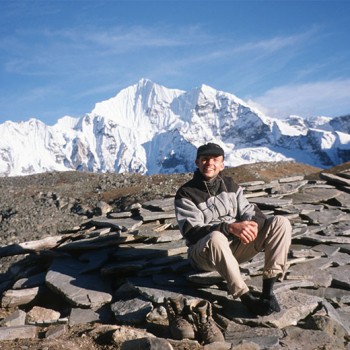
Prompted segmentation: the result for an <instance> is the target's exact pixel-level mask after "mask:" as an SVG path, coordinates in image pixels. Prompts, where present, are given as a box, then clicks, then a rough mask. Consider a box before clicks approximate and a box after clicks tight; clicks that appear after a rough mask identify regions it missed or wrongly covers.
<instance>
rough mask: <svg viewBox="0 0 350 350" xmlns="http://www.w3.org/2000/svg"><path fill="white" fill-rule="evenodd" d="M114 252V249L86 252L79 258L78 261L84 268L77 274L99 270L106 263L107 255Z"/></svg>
mask: <svg viewBox="0 0 350 350" xmlns="http://www.w3.org/2000/svg"><path fill="white" fill-rule="evenodd" d="M114 251H115V247H107V248H101V249H94V250H88V251H87V252H85V253H84V254H81V255H80V256H79V260H80V261H82V262H83V263H84V267H83V268H82V269H81V270H80V271H79V273H87V272H92V271H96V270H99V269H100V268H101V267H102V266H103V265H104V263H105V262H107V261H108V259H109V255H110V254H111V253H112V252H114Z"/></svg>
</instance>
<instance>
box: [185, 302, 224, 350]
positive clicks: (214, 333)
mask: <svg viewBox="0 0 350 350" xmlns="http://www.w3.org/2000/svg"><path fill="white" fill-rule="evenodd" d="M190 309H191V314H192V317H193V320H194V324H195V326H196V330H197V332H198V335H199V337H200V340H201V341H202V342H203V343H204V344H210V343H214V342H224V341H225V338H224V336H223V334H222V333H221V330H220V328H219V327H218V325H217V324H216V322H215V321H214V319H213V318H212V308H211V304H210V303H209V302H208V301H206V300H201V301H199V302H197V303H193V304H192V305H190Z"/></svg>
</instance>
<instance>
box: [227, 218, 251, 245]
mask: <svg viewBox="0 0 350 350" xmlns="http://www.w3.org/2000/svg"><path fill="white" fill-rule="evenodd" d="M228 227H229V232H230V233H232V234H233V235H235V236H236V237H238V238H239V239H240V240H241V242H242V243H243V244H248V243H250V242H253V241H254V240H255V238H256V236H257V234H258V224H257V223H256V222H255V221H241V222H233V223H232V224H229V225H228Z"/></svg>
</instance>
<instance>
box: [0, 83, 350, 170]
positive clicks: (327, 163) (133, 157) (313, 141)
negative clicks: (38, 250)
mask: <svg viewBox="0 0 350 350" xmlns="http://www.w3.org/2000/svg"><path fill="white" fill-rule="evenodd" d="M0 133H1V136H2V137H1V138H0V176H21V175H29V174H35V173H41V172H48V171H68V170H78V171H89V172H102V173H103V172H117V173H124V172H133V173H141V174H148V175H150V174H171V173H183V172H190V171H193V170H194V169H195V164H194V158H195V153H196V149H197V147H198V146H199V145H201V144H203V143H206V142H216V143H218V144H220V145H221V146H222V147H223V148H224V150H225V165H226V166H227V167H233V166H238V165H241V164H247V163H256V162H270V161H274V162H276V161H287V160H288V161H291V160H292V161H296V162H300V163H305V164H309V165H312V166H316V167H320V168H328V167H332V166H334V165H337V164H341V163H344V162H347V161H349V160H350V115H347V116H341V117H336V118H329V117H326V116H319V117H315V118H310V119H304V118H302V117H300V116H296V115H292V116H290V117H288V118H287V119H284V120H280V119H276V118H271V117H269V116H267V115H264V114H263V113H262V112H261V111H259V110H257V109H255V108H253V107H251V106H249V104H248V103H246V102H244V101H243V100H241V99H239V98H238V97H236V96H235V95H233V94H230V93H226V92H223V91H219V90H216V89H214V88H211V87H210V86H207V85H204V84H203V85H201V86H200V87H197V88H194V89H192V90H191V91H182V90H178V89H169V88H166V87H164V86H161V85H159V84H156V83H154V82H152V81H151V80H149V79H141V80H140V81H139V82H138V83H136V84H135V85H132V86H129V87H127V88H125V89H123V90H121V91H120V92H119V93H118V94H117V95H116V96H115V97H112V98H110V99H108V100H105V101H102V102H98V103H96V105H95V107H94V109H93V110H92V111H91V112H90V113H88V114H86V115H84V116H83V117H81V118H74V117H71V116H64V117H62V118H60V119H58V120H57V122H56V124H54V125H53V126H48V125H46V124H45V123H43V122H41V121H39V120H37V119H34V118H32V119H30V120H28V121H25V122H20V123H14V122H11V121H7V122H5V123H2V124H0Z"/></svg>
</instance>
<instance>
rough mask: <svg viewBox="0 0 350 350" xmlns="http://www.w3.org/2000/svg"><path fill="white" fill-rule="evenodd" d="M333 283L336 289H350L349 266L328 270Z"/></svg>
mask: <svg viewBox="0 0 350 350" xmlns="http://www.w3.org/2000/svg"><path fill="white" fill-rule="evenodd" d="M329 272H330V273H331V275H332V277H333V283H334V285H335V286H337V287H341V288H345V289H350V265H345V266H339V267H335V268H332V269H330V270H329Z"/></svg>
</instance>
